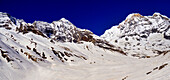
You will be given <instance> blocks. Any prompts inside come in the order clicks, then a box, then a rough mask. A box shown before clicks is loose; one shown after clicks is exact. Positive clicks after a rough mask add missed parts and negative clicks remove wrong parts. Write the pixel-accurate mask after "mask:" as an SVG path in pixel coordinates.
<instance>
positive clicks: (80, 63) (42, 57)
mask: <svg viewBox="0 0 170 80" xmlns="http://www.w3.org/2000/svg"><path fill="white" fill-rule="evenodd" d="M168 25H169V24H168ZM114 28H115V27H114ZM112 29H113V28H112ZM113 30H114V29H113ZM116 31H117V30H116ZM116 31H113V32H114V33H119V31H118V32H116ZM167 31H169V29H168V30H167ZM167 34H168V33H167ZM84 35H85V36H84ZM112 35H113V34H112ZM153 35H154V34H153ZM113 37H114V36H113ZM157 38H159V36H157ZM157 38H156V39H157ZM107 39H108V38H107ZM110 39H111V38H110ZM113 39H114V38H113ZM166 40H167V42H164V43H165V44H166V45H169V42H168V41H169V40H168V39H166ZM110 43H112V42H109V43H107V41H104V39H102V38H100V37H98V36H96V35H94V34H93V33H92V32H90V31H88V30H84V29H79V28H76V27H75V26H74V25H73V24H72V23H71V22H69V21H68V20H66V19H64V18H63V19H61V20H59V21H54V22H53V23H46V22H42V21H36V22H34V23H33V24H31V23H26V22H24V21H23V20H19V19H15V18H13V17H11V16H10V15H8V14H6V13H0V53H1V55H0V80H168V79H170V66H169V65H170V54H169V51H167V52H164V53H162V54H159V55H158V56H155V57H147V58H136V57H131V56H129V55H128V56H126V55H123V54H122V52H123V51H120V50H121V49H112V48H110V47H114V46H111V45H112V44H114V43H112V44H110ZM99 44H101V45H103V46H101V45H99ZM106 45H109V46H110V47H107V46H106ZM115 46H117V47H115V48H118V47H119V45H115ZM166 49H167V50H169V49H170V48H169V47H167V48H166ZM122 50H123V49H122ZM127 54H128V53H127Z"/></svg>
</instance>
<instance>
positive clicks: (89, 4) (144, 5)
mask: <svg viewBox="0 0 170 80" xmlns="http://www.w3.org/2000/svg"><path fill="white" fill-rule="evenodd" d="M0 12H7V13H9V14H11V15H12V16H14V17H16V18H18V19H24V20H25V21H26V22H29V23H32V22H34V21H35V20H40V21H46V22H50V23H51V22H52V21H56V20H59V19H60V18H62V17H64V18H66V19H68V20H69V21H71V22H72V23H73V24H74V25H75V26H77V27H79V28H83V29H89V30H91V31H92V32H93V33H95V34H97V35H102V34H103V33H104V31H105V30H106V29H109V28H111V27H112V26H114V25H118V24H119V23H120V22H122V21H123V20H124V19H125V18H126V17H127V16H128V14H130V13H140V14H142V15H152V14H153V13H154V12H160V13H161V14H163V15H166V16H168V17H170V1H168V0H0Z"/></svg>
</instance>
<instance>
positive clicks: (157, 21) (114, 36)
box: [101, 13, 170, 57]
mask: <svg viewBox="0 0 170 80" xmlns="http://www.w3.org/2000/svg"><path fill="white" fill-rule="evenodd" d="M101 37H102V38H104V39H106V40H107V41H109V42H111V43H112V44H113V45H116V46H119V47H121V49H122V50H123V51H125V52H127V53H128V54H129V55H132V56H135V57H154V56H157V55H160V54H162V53H167V52H169V51H170V19H169V18H168V17H166V16H163V15H161V14H160V13H154V14H153V16H142V15H140V14H137V13H136V14H130V15H128V17H127V18H126V20H125V21H123V22H122V23H120V24H119V25H118V26H113V27H112V28H111V29H109V30H106V32H105V33H104V34H103V35H102V36H101Z"/></svg>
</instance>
